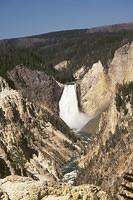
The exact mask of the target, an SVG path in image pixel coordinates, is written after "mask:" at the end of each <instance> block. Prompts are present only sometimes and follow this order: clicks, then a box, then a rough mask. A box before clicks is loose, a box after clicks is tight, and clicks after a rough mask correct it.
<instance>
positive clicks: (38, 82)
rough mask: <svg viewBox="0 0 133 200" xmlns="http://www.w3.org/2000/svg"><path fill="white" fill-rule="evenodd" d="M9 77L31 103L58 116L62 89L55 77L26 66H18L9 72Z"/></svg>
mask: <svg viewBox="0 0 133 200" xmlns="http://www.w3.org/2000/svg"><path fill="white" fill-rule="evenodd" d="M7 76H8V79H9V80H11V81H12V82H13V83H14V85H15V88H16V89H17V90H19V91H21V92H22V95H23V96H24V97H26V98H28V99H29V101H31V102H33V103H35V104H37V105H39V106H41V107H44V108H45V107H46V108H48V109H49V110H50V111H52V112H54V113H56V114H58V111H59V109H58V102H59V99H60V96H61V93H62V87H61V84H60V85H59V84H58V83H57V81H56V80H55V79H54V78H53V77H51V76H48V75H47V74H46V73H44V72H42V71H37V70H30V69H28V68H26V67H24V66H16V67H15V68H14V69H12V70H11V71H8V73H7Z"/></svg>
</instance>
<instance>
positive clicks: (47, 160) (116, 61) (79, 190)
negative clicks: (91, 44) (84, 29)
mask: <svg viewBox="0 0 133 200" xmlns="http://www.w3.org/2000/svg"><path fill="white" fill-rule="evenodd" d="M94 32H95V30H94ZM68 64H70V63H69V62H67V61H66V60H64V61H62V62H59V63H57V64H56V65H54V66H53V67H54V70H57V71H58V72H59V73H61V72H62V70H66V69H68V68H69V66H68ZM78 68H79V69H76V70H75V71H73V72H71V75H72V76H73V77H75V79H74V80H72V81H70V82H65V83H62V82H59V80H57V79H56V76H54V73H53V75H51V74H48V73H45V70H44V71H41V70H39V69H30V68H28V67H27V66H25V65H23V64H19V65H16V66H15V67H14V68H11V69H8V70H7V72H6V75H4V76H3V77H2V76H1V77H0V199H1V200H20V199H21V200H36V199H38V200H44V199H46V200H52V199H53V200H76V199H83V200H89V199H90V200H98V199H99V200H115V199H116V200H117V199H119V200H126V199H132V198H133V153H132V152H133V43H126V44H124V45H122V46H121V47H120V48H118V49H117V50H115V53H114V56H113V58H112V60H110V62H109V63H108V67H105V65H104V64H103V62H102V60H100V58H99V59H98V60H97V62H94V63H93V64H92V66H91V67H88V68H86V67H85V66H84V65H81V66H80V67H78Z"/></svg>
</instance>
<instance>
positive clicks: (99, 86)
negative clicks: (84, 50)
mask: <svg viewBox="0 0 133 200" xmlns="http://www.w3.org/2000/svg"><path fill="white" fill-rule="evenodd" d="M130 81H133V43H131V44H126V45H124V46H123V47H121V48H119V49H118V50H116V52H115V54H114V58H113V60H112V62H111V64H110V66H109V69H108V72H107V71H106V72H105V70H104V67H103V65H102V63H101V62H100V61H98V62H97V63H95V64H94V65H93V66H92V68H91V69H90V70H89V71H88V72H87V73H86V74H85V75H84V77H83V78H82V79H81V81H79V87H80V96H79V97H80V105H81V110H83V111H84V112H85V113H87V114H88V115H90V116H92V117H94V116H95V115H98V114H99V113H101V112H102V111H103V110H104V109H106V108H107V107H108V105H109V104H110V102H111V100H112V97H113V96H114V95H115V88H116V86H117V84H121V83H123V82H130Z"/></svg>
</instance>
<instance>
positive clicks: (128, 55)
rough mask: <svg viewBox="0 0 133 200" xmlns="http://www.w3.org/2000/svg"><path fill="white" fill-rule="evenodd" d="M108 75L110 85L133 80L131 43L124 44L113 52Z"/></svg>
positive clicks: (132, 44) (132, 50)
mask: <svg viewBox="0 0 133 200" xmlns="http://www.w3.org/2000/svg"><path fill="white" fill-rule="evenodd" d="M109 76H110V79H111V81H112V86H115V85H117V84H122V83H123V82H130V81H133V43H131V45H130V44H126V45H124V46H123V47H121V48H119V49H118V50H117V51H116V52H115V54H114V58H113V60H112V62H111V65H110V68H109Z"/></svg>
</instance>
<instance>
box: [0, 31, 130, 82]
mask: <svg viewBox="0 0 133 200" xmlns="http://www.w3.org/2000/svg"><path fill="white" fill-rule="evenodd" d="M35 40H36V42H35ZM38 40H39V42H37V41H38ZM132 41H133V31H119V32H98V33H87V31H86V30H73V31H64V32H57V33H50V34H44V35H40V36H34V37H29V38H24V40H20V39H12V40H3V41H0V75H2V76H4V75H5V74H6V72H7V70H10V69H12V68H13V67H15V66H16V65H20V64H22V65H24V66H26V67H28V68H30V69H38V70H43V71H45V72H46V73H47V74H50V75H53V76H54V77H55V78H56V79H57V80H58V81H60V82H66V81H72V80H73V77H72V74H73V73H74V72H75V71H76V70H77V69H79V68H80V67H81V66H82V65H85V66H86V67H87V68H90V67H91V66H92V64H93V63H95V62H97V61H98V60H101V62H102V63H103V65H104V67H105V68H106V69H107V68H108V65H109V62H110V61H111V59H112V57H113V55H114V52H115V50H116V49H117V48H119V47H121V46H122V45H124V44H126V43H128V42H132ZM63 60H69V61H70V62H69V66H68V67H67V69H64V70H62V71H60V72H58V71H57V70H55V69H54V68H53V66H54V65H56V64H58V63H59V62H61V61H63Z"/></svg>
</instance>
